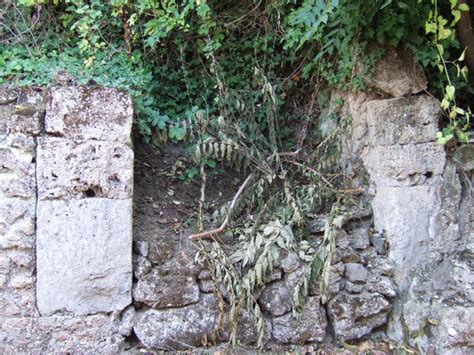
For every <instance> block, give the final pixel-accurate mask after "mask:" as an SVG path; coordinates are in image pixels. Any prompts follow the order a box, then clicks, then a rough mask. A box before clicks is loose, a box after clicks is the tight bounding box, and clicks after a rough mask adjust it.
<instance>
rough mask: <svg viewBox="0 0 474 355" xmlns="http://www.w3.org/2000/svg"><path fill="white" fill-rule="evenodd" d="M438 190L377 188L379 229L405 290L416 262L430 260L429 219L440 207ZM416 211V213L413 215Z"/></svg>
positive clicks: (377, 222) (376, 212)
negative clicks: (386, 239) (387, 245)
mask: <svg viewBox="0 0 474 355" xmlns="http://www.w3.org/2000/svg"><path fill="white" fill-rule="evenodd" d="M438 191H439V187H436V186H413V187H378V188H377V194H376V195H375V197H374V200H373V202H372V205H373V208H374V223H375V227H376V229H377V230H385V231H386V233H387V238H388V240H389V243H390V257H391V259H392V260H393V261H394V262H395V280H396V281H397V283H398V285H399V286H400V287H402V288H404V284H405V281H406V279H407V278H410V277H411V276H410V274H411V271H412V268H413V266H414V261H415V260H422V259H424V258H426V257H428V254H429V252H430V243H432V241H433V238H435V236H434V235H431V236H430V220H431V218H432V216H433V215H434V213H435V211H436V210H437V209H439V208H440V201H439V197H438V194H439V192H438ZM414 211H416V213H413V212H414Z"/></svg>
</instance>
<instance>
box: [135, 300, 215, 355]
mask: <svg viewBox="0 0 474 355" xmlns="http://www.w3.org/2000/svg"><path fill="white" fill-rule="evenodd" d="M218 323H219V306H218V302H217V298H216V296H214V295H213V294H203V295H202V297H201V301H200V302H199V303H197V304H195V305H191V306H187V307H184V308H172V309H164V310H155V309H150V310H148V311H146V312H144V313H142V314H140V315H139V316H138V319H137V321H136V322H135V327H134V330H135V334H136V335H137V337H138V339H140V341H141V343H142V344H143V345H145V346H146V347H147V348H153V349H162V350H172V349H187V348H189V347H194V346H200V345H202V344H203V341H204V340H205V339H206V338H207V339H211V338H212V336H213V334H214V331H215V330H216V327H217V326H218Z"/></svg>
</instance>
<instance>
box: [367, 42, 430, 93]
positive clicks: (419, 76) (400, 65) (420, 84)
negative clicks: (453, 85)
mask: <svg viewBox="0 0 474 355" xmlns="http://www.w3.org/2000/svg"><path fill="white" fill-rule="evenodd" d="M384 50H385V55H384V57H383V58H382V59H381V60H379V61H378V62H377V63H376V65H375V72H374V75H373V76H370V75H369V76H368V77H367V83H368V85H369V87H370V88H371V89H372V90H374V91H377V92H382V93H384V94H387V95H390V96H393V97H400V96H405V95H410V94H416V93H418V92H420V91H423V90H425V89H426V86H427V82H426V77H425V75H424V73H423V69H422V68H421V66H420V65H419V64H417V63H416V62H415V61H414V60H413V56H412V54H411V53H410V52H409V51H408V50H403V49H400V48H384Z"/></svg>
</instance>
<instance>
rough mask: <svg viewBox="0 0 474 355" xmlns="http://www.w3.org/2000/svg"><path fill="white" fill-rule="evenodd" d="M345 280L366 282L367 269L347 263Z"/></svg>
mask: <svg viewBox="0 0 474 355" xmlns="http://www.w3.org/2000/svg"><path fill="white" fill-rule="evenodd" d="M345 267H346V272H345V275H346V277H347V279H348V280H349V281H351V282H356V283H357V282H365V281H367V275H368V272H367V269H366V268H365V267H364V266H363V265H361V264H355V263H348V264H345Z"/></svg>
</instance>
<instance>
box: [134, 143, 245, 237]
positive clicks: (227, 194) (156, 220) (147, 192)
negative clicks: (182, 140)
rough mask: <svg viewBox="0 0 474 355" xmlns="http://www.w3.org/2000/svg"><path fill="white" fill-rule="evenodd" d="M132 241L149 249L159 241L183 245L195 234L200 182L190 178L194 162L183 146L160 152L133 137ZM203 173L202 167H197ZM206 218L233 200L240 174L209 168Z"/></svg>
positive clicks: (174, 145)
mask: <svg viewBox="0 0 474 355" xmlns="http://www.w3.org/2000/svg"><path fill="white" fill-rule="evenodd" d="M134 151H135V177H134V179H135V181H134V240H135V241H137V240H146V241H148V242H149V243H150V245H153V244H155V243H156V242H160V239H168V238H172V239H174V240H175V241H182V240H183V238H187V237H188V236H189V234H192V233H194V232H197V228H196V221H197V216H198V206H199V198H200V195H201V178H200V176H199V173H197V174H196V175H195V176H194V178H193V179H189V178H188V179H186V174H187V169H189V168H192V167H193V166H194V165H193V162H192V161H191V159H190V158H189V156H188V155H187V154H186V146H185V144H177V143H172V142H169V143H166V144H163V145H161V146H160V147H159V148H155V147H153V146H152V145H150V144H147V143H144V142H143V141H142V140H141V139H140V138H137V139H135V147H134ZM196 168H197V170H198V171H199V167H196ZM206 175H207V184H206V202H205V205H204V207H205V209H204V212H205V214H211V213H212V212H213V211H214V210H215V209H216V208H219V207H220V206H221V205H222V204H223V203H224V202H226V201H228V200H230V199H232V197H233V195H234V193H235V192H236V191H237V189H238V185H239V183H240V180H241V179H240V176H238V174H236V173H235V172H233V171H231V170H223V168H219V166H218V167H216V168H214V169H207V174H206Z"/></svg>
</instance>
